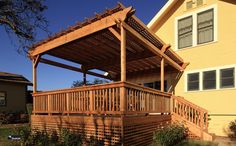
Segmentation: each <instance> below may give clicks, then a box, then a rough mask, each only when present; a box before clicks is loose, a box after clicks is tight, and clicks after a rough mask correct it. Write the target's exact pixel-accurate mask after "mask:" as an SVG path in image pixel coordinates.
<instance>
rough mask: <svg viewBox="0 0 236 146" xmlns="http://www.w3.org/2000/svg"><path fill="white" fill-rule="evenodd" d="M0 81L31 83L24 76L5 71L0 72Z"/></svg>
mask: <svg viewBox="0 0 236 146" xmlns="http://www.w3.org/2000/svg"><path fill="white" fill-rule="evenodd" d="M0 81H3V82H13V83H21V84H27V85H32V83H31V82H30V81H29V80H27V79H26V78H25V77H24V76H22V75H18V74H12V73H6V72H0Z"/></svg>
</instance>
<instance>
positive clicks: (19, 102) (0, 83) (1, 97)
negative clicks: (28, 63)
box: [0, 72, 32, 112]
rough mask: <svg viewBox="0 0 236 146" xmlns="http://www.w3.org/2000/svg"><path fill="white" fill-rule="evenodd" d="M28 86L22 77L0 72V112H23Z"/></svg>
mask: <svg viewBox="0 0 236 146" xmlns="http://www.w3.org/2000/svg"><path fill="white" fill-rule="evenodd" d="M28 85H32V83H31V82H30V81H29V80H27V79H26V78H25V77H23V76H22V75H17V74H11V73H5V72H0V112H25V110H26V98H27V86H28Z"/></svg>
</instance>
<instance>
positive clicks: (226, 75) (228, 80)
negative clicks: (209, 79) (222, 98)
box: [220, 68, 234, 88]
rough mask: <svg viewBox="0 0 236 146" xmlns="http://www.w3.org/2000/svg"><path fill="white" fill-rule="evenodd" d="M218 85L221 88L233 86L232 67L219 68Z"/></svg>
mask: <svg viewBox="0 0 236 146" xmlns="http://www.w3.org/2000/svg"><path fill="white" fill-rule="evenodd" d="M220 87H221V88H232V87H234V68H228V69H221V70H220Z"/></svg>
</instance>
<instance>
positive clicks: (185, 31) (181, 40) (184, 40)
mask: <svg viewBox="0 0 236 146" xmlns="http://www.w3.org/2000/svg"><path fill="white" fill-rule="evenodd" d="M192 30H193V20H192V16H190V17H186V18H183V19H180V20H179V21H178V48H179V49H182V48H185V47H190V46H192Z"/></svg>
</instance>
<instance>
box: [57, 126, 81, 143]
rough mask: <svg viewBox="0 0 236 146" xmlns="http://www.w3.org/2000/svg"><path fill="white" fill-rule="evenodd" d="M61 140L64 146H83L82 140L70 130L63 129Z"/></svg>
mask: <svg viewBox="0 0 236 146" xmlns="http://www.w3.org/2000/svg"><path fill="white" fill-rule="evenodd" d="M61 139H62V144H63V146H80V145H82V138H81V137H80V136H79V135H77V134H75V133H73V132H71V131H69V130H68V129H62V132H61Z"/></svg>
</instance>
